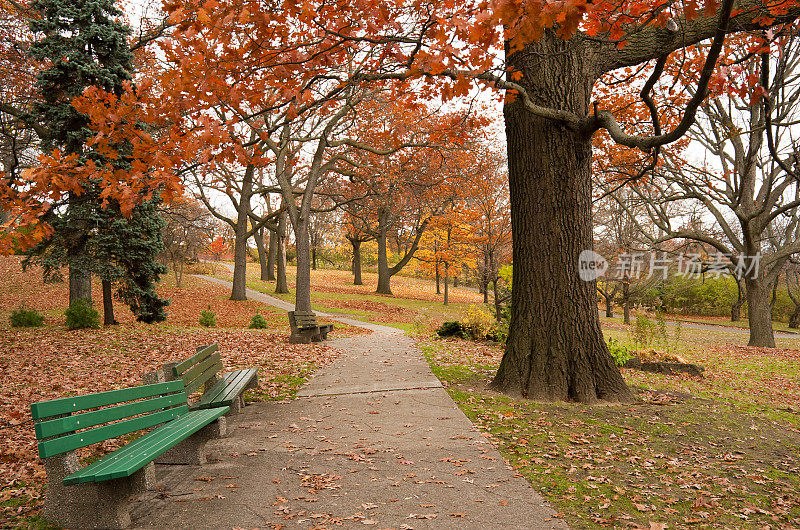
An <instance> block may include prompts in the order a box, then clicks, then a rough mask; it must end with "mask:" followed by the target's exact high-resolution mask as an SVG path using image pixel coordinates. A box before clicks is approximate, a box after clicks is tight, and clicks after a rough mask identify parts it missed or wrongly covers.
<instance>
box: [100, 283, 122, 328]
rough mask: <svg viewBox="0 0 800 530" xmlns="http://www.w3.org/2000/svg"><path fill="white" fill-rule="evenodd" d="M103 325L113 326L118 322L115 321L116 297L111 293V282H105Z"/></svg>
mask: <svg viewBox="0 0 800 530" xmlns="http://www.w3.org/2000/svg"><path fill="white" fill-rule="evenodd" d="M102 284H103V325H104V326H113V325H114V324H117V323H118V322H117V321H116V320H115V319H114V295H113V293H112V292H111V281H109V280H103V281H102Z"/></svg>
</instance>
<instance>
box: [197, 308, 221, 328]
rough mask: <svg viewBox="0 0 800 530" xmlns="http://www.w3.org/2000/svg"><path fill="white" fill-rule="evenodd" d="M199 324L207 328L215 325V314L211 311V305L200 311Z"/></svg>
mask: <svg viewBox="0 0 800 530" xmlns="http://www.w3.org/2000/svg"><path fill="white" fill-rule="evenodd" d="M200 325H201V326H205V327H207V328H213V327H214V326H216V325H217V316H216V315H215V314H214V312H213V311H211V306H208V309H203V310H202V311H200Z"/></svg>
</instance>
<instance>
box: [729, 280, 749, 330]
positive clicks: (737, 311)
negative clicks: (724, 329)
mask: <svg viewBox="0 0 800 530" xmlns="http://www.w3.org/2000/svg"><path fill="white" fill-rule="evenodd" d="M734 279H735V280H736V290H737V292H738V297H737V299H736V302H734V303H733V305H732V306H731V322H739V319H740V318H742V306H743V305H744V301H745V300H746V298H745V296H744V288H743V287H742V281H741V280H739V279H738V278H736V277H734Z"/></svg>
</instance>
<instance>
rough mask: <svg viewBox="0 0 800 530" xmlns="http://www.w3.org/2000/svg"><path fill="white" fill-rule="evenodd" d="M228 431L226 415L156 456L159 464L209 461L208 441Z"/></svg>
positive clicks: (203, 462)
mask: <svg viewBox="0 0 800 530" xmlns="http://www.w3.org/2000/svg"><path fill="white" fill-rule="evenodd" d="M225 433H226V422H225V416H222V417H221V418H218V419H217V420H215V421H213V422H211V423H209V424H208V425H206V426H205V427H203V428H202V429H200V430H199V431H197V432H196V433H194V434H193V435H191V436H190V437H188V438H187V439H185V440H184V441H182V442H181V443H179V444H178V445H176V446H175V447H173V448H172V449H170V450H169V451H167V452H166V453H164V454H162V455H161V456H159V457H158V458H156V463H157V464H194V465H201V464H205V463H206V462H207V459H206V442H208V441H209V440H215V439H217V438H222V437H224V436H225Z"/></svg>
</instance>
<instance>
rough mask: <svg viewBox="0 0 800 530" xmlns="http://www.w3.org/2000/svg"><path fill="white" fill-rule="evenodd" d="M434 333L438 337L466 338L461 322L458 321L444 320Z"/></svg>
mask: <svg viewBox="0 0 800 530" xmlns="http://www.w3.org/2000/svg"><path fill="white" fill-rule="evenodd" d="M436 333H437V334H438V335H439V336H440V337H460V338H462V339H463V338H466V333H465V332H464V329H463V328H462V327H461V322H458V321H451V322H444V323H443V324H442V325H441V326H439V329H437V330H436Z"/></svg>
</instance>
